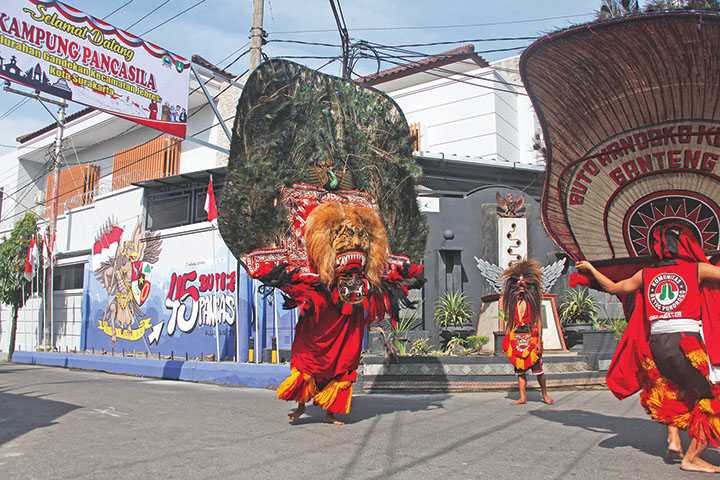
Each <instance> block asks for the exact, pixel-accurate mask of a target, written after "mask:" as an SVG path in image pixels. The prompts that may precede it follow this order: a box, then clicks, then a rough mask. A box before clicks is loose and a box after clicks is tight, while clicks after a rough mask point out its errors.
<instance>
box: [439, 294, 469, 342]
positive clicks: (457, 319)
mask: <svg viewBox="0 0 720 480" xmlns="http://www.w3.org/2000/svg"><path fill="white" fill-rule="evenodd" d="M472 318H473V309H472V305H471V304H470V300H469V299H468V297H467V296H466V295H465V294H464V293H462V292H447V293H445V294H444V295H443V296H441V297H440V298H439V299H438V301H437V303H436V304H435V323H436V324H437V326H438V327H439V328H440V337H442V339H443V340H444V341H445V342H446V343H447V342H448V341H449V340H450V339H451V338H452V337H461V338H463V337H467V336H469V335H470V333H471V332H470V331H469V330H467V329H466V328H463V327H467V326H469V325H470V322H471V321H472Z"/></svg>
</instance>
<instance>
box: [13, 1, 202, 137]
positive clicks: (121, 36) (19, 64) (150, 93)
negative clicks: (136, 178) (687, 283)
mask: <svg viewBox="0 0 720 480" xmlns="http://www.w3.org/2000/svg"><path fill="white" fill-rule="evenodd" d="M189 72H190V63H189V62H188V60H187V59H185V58H183V57H180V56H178V55H175V54H174V53H171V52H169V51H167V50H165V49H163V48H161V47H159V46H157V45H155V44H153V43H151V42H147V41H145V40H143V39H141V38H140V37H137V36H135V35H133V34H131V33H129V32H125V31H123V30H120V29H117V28H115V27H113V26H112V25H110V24H109V23H107V22H104V21H103V20H101V19H99V18H95V17H92V16H90V15H87V14H85V13H83V12H81V11H80V10H77V9H75V8H73V7H71V6H69V5H66V4H64V3H62V2H57V1H54V0H3V2H2V5H1V6H0V78H4V79H6V80H9V81H10V82H14V83H18V84H21V85H25V86H27V87H30V88H33V89H35V90H39V91H42V92H45V93H48V94H50V95H53V96H56V97H60V98H64V99H65V100H69V101H73V102H77V103H80V104H83V105H87V106H90V107H94V108H97V109H99V110H103V111H105V112H108V113H110V114H113V115H117V116H119V117H122V118H125V119H127V120H130V121H133V122H136V123H139V124H142V125H146V126H148V127H151V128H154V129H157V130H161V131H163V132H166V133H169V134H171V135H175V136H177V137H181V138H184V137H185V133H186V130H187V97H188V84H189Z"/></svg>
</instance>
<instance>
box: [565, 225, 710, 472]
mask: <svg viewBox="0 0 720 480" xmlns="http://www.w3.org/2000/svg"><path fill="white" fill-rule="evenodd" d="M651 247H652V250H653V253H654V256H655V257H656V259H657V260H658V263H657V264H656V265H655V266H653V267H648V268H643V269H642V270H640V271H638V272H637V273H635V274H634V275H632V276H631V277H629V278H626V279H624V280H621V281H619V282H613V281H612V280H610V279H609V278H607V277H606V276H605V275H603V274H602V273H600V272H599V271H598V270H597V269H596V268H595V267H594V266H593V265H592V264H590V263H589V262H586V261H581V262H578V263H577V268H578V270H579V271H581V272H583V273H588V274H590V275H592V277H593V279H594V280H595V281H596V282H597V283H598V284H599V286H600V287H601V288H602V289H603V290H605V291H607V292H609V293H612V294H615V295H618V296H628V295H634V308H633V313H632V316H631V318H630V321H629V322H628V327H627V329H626V331H625V334H624V336H623V338H622V339H621V341H620V343H619V345H618V347H617V349H616V351H615V356H614V358H613V360H612V363H611V365H610V369H609V371H608V375H607V384H608V387H609V388H610V389H611V390H612V391H613V393H614V394H615V395H616V396H617V397H618V398H620V399H623V398H626V397H628V396H630V395H632V394H634V393H635V392H637V391H639V390H642V392H641V395H640V401H641V403H642V405H643V407H644V408H645V410H646V411H647V413H648V414H649V415H650V416H651V417H652V418H653V419H654V420H656V421H658V422H661V423H664V424H666V425H668V430H669V431H668V449H669V452H677V453H678V454H679V455H682V462H681V464H680V468H681V469H683V470H690V471H699V472H711V473H720V468H719V467H716V466H714V465H712V464H710V463H709V462H707V461H705V460H703V459H702V458H700V454H701V453H702V452H703V451H704V450H705V448H706V447H707V446H708V445H711V446H713V447H718V446H720V385H717V384H715V383H712V382H711V381H710V379H711V378H713V379H714V378H715V377H714V371H713V370H714V368H713V367H715V366H718V365H720V337H718V335H717V332H718V328H720V318H718V310H717V305H718V303H717V301H718V300H720V295H719V290H718V284H716V283H714V282H719V281H720V268H718V267H716V266H714V265H711V264H710V263H709V262H708V260H707V258H706V256H705V254H704V252H703V251H702V248H701V247H700V245H699V243H698V242H697V240H696V238H695V236H694V235H693V233H692V232H691V231H690V230H689V229H688V228H687V227H686V226H684V225H661V226H659V227H657V228H656V229H655V230H654V231H653V235H652V245H651ZM711 306H715V308H714V309H711V308H710V307H711ZM678 429H682V430H687V431H688V434H689V436H690V438H691V442H690V445H689V447H688V449H687V451H686V452H685V454H684V455H683V454H682V444H681V443H680V436H679V431H678Z"/></svg>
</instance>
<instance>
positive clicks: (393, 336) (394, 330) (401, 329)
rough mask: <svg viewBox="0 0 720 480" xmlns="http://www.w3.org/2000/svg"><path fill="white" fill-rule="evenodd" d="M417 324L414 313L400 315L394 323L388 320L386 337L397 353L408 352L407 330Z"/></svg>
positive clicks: (403, 354) (405, 353) (404, 353)
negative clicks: (404, 315) (405, 315)
mask: <svg viewBox="0 0 720 480" xmlns="http://www.w3.org/2000/svg"><path fill="white" fill-rule="evenodd" d="M417 324H418V320H417V315H415V314H414V313H413V314H412V315H409V316H407V317H400V320H398V321H397V323H396V324H395V325H393V323H392V322H390V321H388V322H387V324H386V326H385V329H386V331H387V338H388V341H389V342H390V343H392V346H393V347H394V348H395V351H396V352H397V354H398V355H400V356H401V357H402V356H405V355H407V354H408V348H407V345H408V332H409V331H410V330H412V329H413V328H415V327H416V326H417Z"/></svg>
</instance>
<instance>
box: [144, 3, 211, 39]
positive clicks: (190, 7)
mask: <svg viewBox="0 0 720 480" xmlns="http://www.w3.org/2000/svg"><path fill="white" fill-rule="evenodd" d="M206 1H207V0H199V1H198V2H196V3H194V4H192V5H190V6H189V7H188V8H186V9H185V10H183V11H181V12H178V13H176V14H175V15H173V16H172V17H170V18H168V19H167V20H165V21H163V22H160V23H159V24H157V25H155V26H154V27H152V28H151V29H150V30H145V31H144V32H143V33H141V34H140V36H141V37H142V36H145V35H147V34H148V33H150V32H152V31H155V30H157V29H158V28H160V27H162V26H163V25H167V24H168V23H170V22H172V21H173V20H175V19H176V18H178V17H180V16H182V15H185V14H186V13H187V12H189V11H190V10H192V9H193V8H195V7H198V6H200V5H202V4H203V3H205V2H206Z"/></svg>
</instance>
